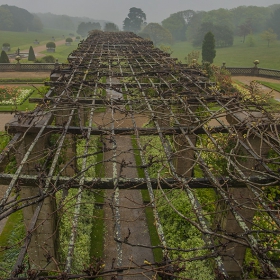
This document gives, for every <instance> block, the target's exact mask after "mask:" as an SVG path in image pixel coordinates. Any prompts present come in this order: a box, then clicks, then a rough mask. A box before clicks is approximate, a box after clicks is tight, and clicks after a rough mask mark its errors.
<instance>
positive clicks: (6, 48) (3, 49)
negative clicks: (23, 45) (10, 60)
mask: <svg viewBox="0 0 280 280" xmlns="http://www.w3.org/2000/svg"><path fill="white" fill-rule="evenodd" d="M10 49H11V48H10V47H2V51H5V52H9V51H10Z"/></svg>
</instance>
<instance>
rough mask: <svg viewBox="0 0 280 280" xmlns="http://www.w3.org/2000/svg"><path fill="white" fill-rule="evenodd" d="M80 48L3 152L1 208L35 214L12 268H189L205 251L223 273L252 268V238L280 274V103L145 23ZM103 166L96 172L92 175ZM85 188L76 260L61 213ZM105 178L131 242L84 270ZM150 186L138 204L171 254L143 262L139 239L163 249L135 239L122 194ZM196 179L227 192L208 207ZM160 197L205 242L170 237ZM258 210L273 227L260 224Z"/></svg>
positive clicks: (158, 271) (169, 275)
mask: <svg viewBox="0 0 280 280" xmlns="http://www.w3.org/2000/svg"><path fill="white" fill-rule="evenodd" d="M68 60H69V65H68V66H65V67H62V68H61V69H56V70H55V71H54V72H53V73H52V76H51V81H50V82H48V85H50V86H51V88H50V90H49V92H48V93H47V94H46V96H44V97H43V98H41V99H33V100H30V101H31V102H39V105H38V107H37V108H36V109H35V110H34V111H32V112H27V113H17V114H16V115H15V118H14V120H13V121H11V122H10V123H9V124H7V125H6V130H7V131H8V133H10V134H12V135H13V138H12V140H11V141H10V143H9V144H8V146H7V147H6V148H5V149H4V151H3V152H2V153H1V155H0V164H1V165H0V167H1V171H2V173H0V183H1V184H2V185H7V191H6V193H5V195H4V197H3V198H2V200H1V203H0V206H1V208H0V220H2V219H4V218H6V217H8V216H10V215H11V214H12V213H15V212H17V211H23V215H24V221H25V225H26V235H25V238H24V240H21V241H19V243H18V244H17V245H20V248H19V251H18V256H17V260H16V261H15V263H14V264H13V268H12V269H11V271H10V272H9V273H8V275H10V276H9V277H11V278H20V279H26V278H32V279H34V278H36V277H42V278H44V279H46V278H50V279H52V278H56V279H59V278H63V279H69V278H94V277H97V274H98V276H99V277H100V276H103V277H104V279H109V278H110V279H120V278H124V279H127V278H130V277H133V275H134V276H135V277H136V279H138V278H139V279H148V278H149V279H150V278H151V277H154V276H155V275H159V276H161V277H162V279H180V276H179V275H180V273H181V272H182V270H184V268H183V264H184V265H185V264H186V263H190V262H194V261H202V260H211V267H212V270H213V274H214V275H215V277H216V279H227V278H230V277H247V276H248V274H246V271H248V267H247V268H246V267H245V266H244V255H245V250H246V249H249V250H250V252H251V253H252V255H254V256H255V258H256V259H257V260H258V263H259V270H260V271H259V272H258V273H259V277H266V278H268V279H275V278H277V279H279V273H278V271H277V267H276V266H277V263H275V262H274V259H271V257H270V252H273V253H277V252H278V250H279V249H278V248H276V247H271V245H270V239H273V238H274V237H276V236H277V235H278V234H279V225H280V220H279V203H278V201H277V200H272V199H271V197H270V196H269V194H270V189H271V188H272V187H275V186H278V185H279V167H280V162H279V154H280V149H279V143H280V139H279V132H278V128H279V114H278V113H277V112H275V110H273V108H271V106H270V105H269V103H268V102H267V98H265V97H262V96H261V95H258V94H254V92H251V95H250V96H249V97H248V96H246V95H244V94H241V93H239V92H238V91H237V90H232V91H231V92H225V91H219V89H218V88H217V87H216V85H215V82H212V81H209V79H208V78H207V77H206V75H205V74H203V72H202V71H200V70H197V69H193V68H188V66H187V65H184V64H181V63H178V62H177V61H176V60H175V59H173V58H171V57H170V56H169V55H168V54H166V53H164V52H162V51H161V50H159V49H157V48H155V47H154V46H153V45H152V43H151V42H150V41H147V40H143V39H142V38H140V37H137V36H136V35H135V34H133V33H126V32H120V33H104V32H92V33H91V34H90V36H89V37H88V38H87V39H86V40H84V41H83V42H81V43H80V44H79V46H78V48H77V50H75V51H74V52H73V53H71V54H70V55H69V57H68ZM50 139H51V143H50ZM131 139H133V140H132V141H133V143H134V144H133V145H132V144H131ZM154 140H155V142H153V141H154ZM78 143H79V145H80V146H79V147H82V149H80V148H79V150H78ZM155 143H156V144H155ZM93 146H94V147H93ZM152 149H153V150H156V153H152V152H150V150H152ZM100 155H101V156H100ZM13 157H15V158H16V166H15V168H14V171H13V172H10V173H7V172H5V165H6V163H7V161H9V160H10V159H11V158H13ZM128 157H131V158H132V159H130V158H128ZM91 168H93V169H94V170H95V171H94V174H95V175H94V176H90V175H89V174H90V172H89V171H90V170H91ZM97 170H99V171H98V172H97ZM100 170H102V171H100ZM141 172H142V173H141ZM140 173H141V174H142V176H140V175H139V174H140ZM130 174H132V175H131V176H130ZM71 189H77V190H78V191H77V193H76V195H75V197H73V198H72V200H73V199H75V202H74V203H73V204H71V207H70V206H69V208H68V209H67V210H68V211H69V213H71V227H70V228H69V242H68V247H67V254H66V258H65V260H64V261H63V262H62V261H61V260H60V259H59V254H58V248H60V247H61V246H62V245H61V244H57V243H58V242H57V240H60V239H59V238H58V237H57V236H58V235H59V227H60V222H61V219H60V218H58V217H60V214H61V213H60V211H61V209H62V207H61V205H62V204H63V203H66V202H67V199H68V197H69V194H68V192H69V190H71ZM99 189H103V190H108V191H109V190H111V193H110V194H111V200H105V203H107V204H108V205H110V207H111V211H112V217H113V226H114V231H113V236H110V238H111V239H112V242H113V243H114V246H116V250H117V254H116V257H115V258H111V259H110V258H108V257H107V259H105V260H104V262H105V266H103V261H100V263H95V264H94V265H95V267H94V268H92V267H91V269H90V268H85V269H84V270H81V271H79V272H75V273H74V272H73V271H72V264H73V262H74V261H75V259H74V258H75V254H74V252H75V244H76V236H77V232H76V231H77V230H78V223H79V219H80V218H81V217H80V216H81V207H82V206H83V205H82V203H81V201H82V197H83V195H85V193H86V192H94V191H96V190H99ZM139 189H145V190H148V193H149V198H150V203H149V204H148V205H146V206H145V205H144V204H143V205H139V203H138V202H136V201H133V202H134V203H135V206H132V208H131V209H133V208H136V207H139V208H143V209H144V208H145V207H150V208H151V209H152V210H153V215H154V219H155V221H154V224H155V227H156V229H157V234H158V236H159V240H160V243H159V244H157V246H155V247H157V248H161V249H162V251H163V260H162V261H161V262H155V261H149V262H150V264H147V262H146V263H145V262H144V263H143V262H142V261H141V263H140V262H137V258H136V257H134V256H133V255H127V253H126V252H127V251H124V247H125V246H128V247H131V248H136V251H137V250H140V248H147V249H149V250H152V249H154V248H155V247H153V246H152V245H151V244H150V243H149V242H147V243H144V244H142V243H139V242H134V241H131V240H132V235H133V234H134V233H133V229H132V228H131V227H130V226H129V225H128V226H127V225H126V228H125V229H124V228H123V227H124V226H123V224H124V220H126V219H127V218H124V217H123V216H122V213H123V212H122V208H126V207H128V206H126V205H123V204H122V199H121V195H122V192H123V191H125V190H130V191H132V190H139ZM196 189H211V190H212V191H213V193H214V194H215V201H210V200H209V203H211V204H215V211H214V212H212V213H210V212H207V209H208V208H207V205H205V200H202V199H201V197H200V196H201V194H200V195H199V194H197V192H196ZM172 190H176V191H180V192H181V193H182V195H185V196H186V197H187V199H188V201H189V203H190V205H191V209H192V213H189V215H186V214H184V213H181V212H180V211H179V210H178V209H176V206H174V204H173V201H172V200H170V199H169V196H168V194H169V193H170V192H171V191H172ZM58 193H60V194H61V196H59V198H58ZM158 197H160V200H164V201H165V203H166V205H168V207H172V209H173V210H174V215H175V216H178V217H181V218H182V219H183V220H185V221H187V222H188V223H189V224H190V225H191V226H192V227H195V228H196V229H197V230H199V231H200V233H201V234H200V236H201V238H202V240H203V242H204V246H202V247H200V248H188V249H183V248H178V247H176V248H175V247H172V246H171V245H170V244H169V241H168V238H165V234H166V231H165V230H163V229H162V224H163V223H164V221H163V220H162V218H161V215H160V214H159V213H158V207H157V205H158V203H159V202H158V199H159V198H158ZM107 198H108V197H107ZM107 198H106V199H107ZM209 199H210V198H209ZM277 199H278V198H277ZM106 201H107V202H106ZM203 201H204V202H203ZM137 203H138V204H137ZM129 207H131V206H129ZM129 207H128V208H129ZM131 211H132V210H131ZM69 215H70V214H69ZM209 217H210V218H209ZM254 217H255V218H254ZM256 217H258V218H259V217H261V218H263V219H266V220H267V221H268V223H270V224H272V223H273V227H272V228H269V229H268V228H265V227H264V226H263V225H260V224H258V223H257V219H256ZM127 220H129V219H127ZM105 222H106V219H105ZM127 228H129V234H128V235H124V233H123V232H124V230H127ZM79 230H80V229H79ZM265 235H266V236H268V237H267V238H268V239H269V240H268V239H267V238H264V237H263V236H265ZM105 242H107V241H106V240H105ZM140 242H141V241H140ZM9 249H10V248H9V246H7V247H2V251H8V250H9ZM174 251H177V252H178V254H179V253H180V252H181V251H185V252H186V251H197V252H198V253H197V255H196V257H190V258H189V259H185V260H182V258H177V259H173V258H172V253H173V252H174ZM133 252H134V251H133ZM141 257H143V256H141ZM113 259H114V260H113ZM128 260H129V265H128V264H127V261H128ZM135 260H136V261H135ZM107 262H108V263H107ZM26 263H29V266H28V265H26ZM24 264H25V265H24ZM0 268H1V265H0ZM246 269H247V270H246ZM50 271H51V272H52V273H49V272H50ZM197 273H198V274H199V271H198V272H197ZM108 277H109V278H108ZM135 277H134V279H135ZM137 277H138V278H137ZM173 277H175V278H173ZM176 277H178V278H176ZM183 279H186V278H183Z"/></svg>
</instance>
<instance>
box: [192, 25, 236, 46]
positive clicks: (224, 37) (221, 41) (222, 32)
mask: <svg viewBox="0 0 280 280" xmlns="http://www.w3.org/2000/svg"><path fill="white" fill-rule="evenodd" d="M207 32H212V33H213V35H214V36H215V42H216V46H217V47H229V46H232V45H233V30H232V29H231V28H230V27H229V26H227V25H218V24H216V25H214V24H213V23H211V22H203V23H202V24H201V25H200V27H199V30H198V32H197V33H196V34H195V36H194V38H193V45H194V46H195V47H197V46H201V45H202V43H203V38H204V35H205V34H206V33H207Z"/></svg>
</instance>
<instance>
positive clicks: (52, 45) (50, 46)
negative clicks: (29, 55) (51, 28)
mask: <svg viewBox="0 0 280 280" xmlns="http://www.w3.org/2000/svg"><path fill="white" fill-rule="evenodd" d="M46 47H47V49H55V48H56V45H55V42H48V43H47V44H46Z"/></svg>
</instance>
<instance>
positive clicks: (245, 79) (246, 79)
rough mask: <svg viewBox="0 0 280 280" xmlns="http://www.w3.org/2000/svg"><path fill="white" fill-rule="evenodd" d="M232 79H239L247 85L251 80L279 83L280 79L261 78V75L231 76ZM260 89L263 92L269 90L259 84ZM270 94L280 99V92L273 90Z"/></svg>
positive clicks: (269, 90)
mask: <svg viewBox="0 0 280 280" xmlns="http://www.w3.org/2000/svg"><path fill="white" fill-rule="evenodd" d="M232 80H233V81H239V82H242V83H244V84H245V85H249V84H250V82H251V81H256V80H258V81H264V82H271V83H277V84H280V80H279V79H269V78H262V77H251V76H232ZM260 89H261V90H262V91H263V92H264V93H269V92H271V89H270V88H268V87H266V86H264V85H260ZM272 96H273V97H274V98H275V99H277V100H279V101H280V92H278V91H275V90H273V91H272Z"/></svg>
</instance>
